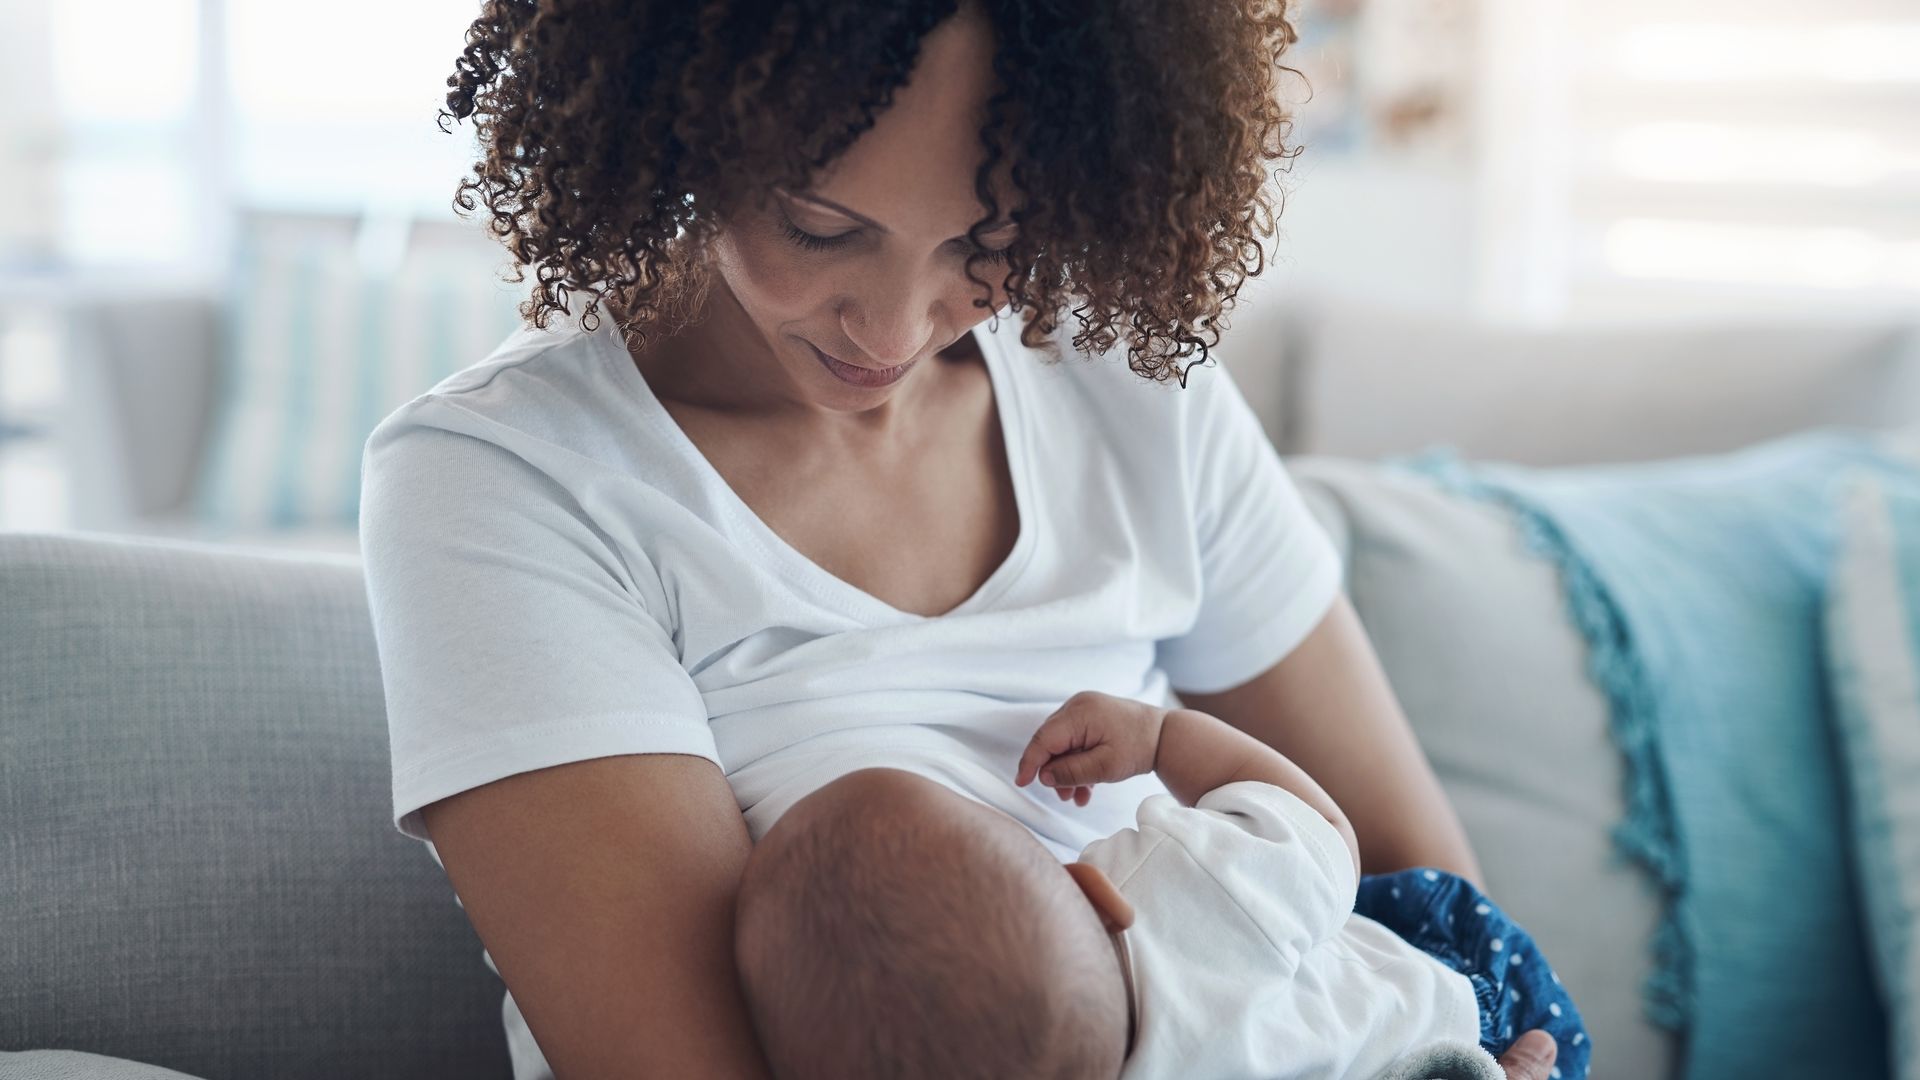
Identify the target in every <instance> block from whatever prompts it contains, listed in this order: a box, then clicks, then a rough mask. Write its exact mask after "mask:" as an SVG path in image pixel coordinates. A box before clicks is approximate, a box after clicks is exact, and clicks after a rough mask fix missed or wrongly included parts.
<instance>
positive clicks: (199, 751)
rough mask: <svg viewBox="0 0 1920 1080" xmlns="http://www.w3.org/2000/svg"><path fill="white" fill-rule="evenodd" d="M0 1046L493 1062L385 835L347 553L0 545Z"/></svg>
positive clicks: (414, 870) (443, 946) (493, 1048)
mask: <svg viewBox="0 0 1920 1080" xmlns="http://www.w3.org/2000/svg"><path fill="white" fill-rule="evenodd" d="M0 656H4V657H6V661H5V664H4V666H0V718H4V723H0V822H4V830H3V831H0V835H3V836H4V837H5V843H4V844H0V852H5V854H6V858H7V862H6V864H5V865H4V866H0V911H4V912H5V913H6V931H7V932H6V933H5V934H0V972H5V973H6V975H5V977H4V978H0V1046H5V1047H70V1048H75V1049H84V1050H86V1051H88V1052H92V1053H99V1054H106V1055H111V1056H114V1057H122V1058H130V1059H134V1060H137V1061H142V1062H152V1063H154V1064H156V1065H162V1066H165V1067H167V1068H172V1069H177V1070H180V1071H182V1072H185V1073H189V1074H192V1075H196V1076H209V1077H228V1076H275V1077H291V1078H299V1077H311V1078H313V1080H323V1078H324V1080H333V1078H336V1077H342V1076H364V1077H395V1078H399V1077H420V1076H476V1077H487V1076H492V1077H502V1078H504V1077H507V1076H509V1075H510V1070H509V1067H508V1059H507V1052H506V1045H505V1041H504V1036H503V1034H502V1031H501V1025H500V1001H501V997H502V994H503V991H504V989H505V988H504V986H503V985H502V984H501V982H500V980H499V979H498V978H497V977H496V976H494V975H493V974H491V973H490V972H488V971H487V969H486V968H485V967H484V966H483V964H482V963H481V948H480V941H479V939H478V938H477V936H476V935H475V934H474V932H473V930H472V928H471V926H470V925H469V923H468V921H467V919H466V916H465V913H464V912H463V911H462V910H461V908H460V906H459V904H458V901H457V899H456V897H455V895H454V893H453V890H452V888H451V886H450V885H449V884H448V882H447V879H446V876H445V874H444V872H443V871H442V870H441V869H440V868H439V867H438V866H436V865H435V863H434V862H433V860H432V859H431V858H429V857H428V855H427V854H426V853H425V852H423V851H422V850H421V846H420V845H419V844H416V843H414V842H412V841H409V840H407V839H406V838H405V837H403V836H400V835H399V834H398V833H395V832H394V831H393V826H392V825H391V823H390V822H389V821H388V820H387V807H388V802H389V800H388V775H387V736H386V720H385V714H384V711H383V699H382V692H381V684H380V669H379V660H378V656H377V654H376V652H375V649H374V641H373V631H372V623H371V621H370V620H369V618H368V614H367V604H366V597H365V593H364V588H363V584H362V576H361V572H360V568H359V565H358V562H357V561H356V560H352V559H348V558H338V557H326V556H317V555H307V554H303V555H300V556H297V557H289V556H285V555H278V554H267V553H251V552H241V551H235V550H233V549H230V548H225V547H219V546H212V545H199V544H192V543H186V542H162V541H152V540H145V539H135V538H129V537H122V536H109V535H105V534H84V533H76V534H36V533H0Z"/></svg>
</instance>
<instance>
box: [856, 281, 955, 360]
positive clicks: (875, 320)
mask: <svg viewBox="0 0 1920 1080" xmlns="http://www.w3.org/2000/svg"><path fill="white" fill-rule="evenodd" d="M939 306H940V305H939V301H938V300H937V299H932V298H929V296H928V291H927V289H926V288H925V287H924V286H922V285H920V284H919V283H916V282H914V281H911V280H899V279H896V280H894V281H891V282H884V281H883V282H874V283H872V285H871V286H870V287H869V288H867V289H865V290H863V291H862V293H861V295H860V296H859V298H858V299H855V300H850V301H848V302H847V303H846V304H845V305H843V306H842V307H841V309H840V330H841V332H842V333H844V334H846V335H847V340H849V341H851V342H853V343H854V344H855V345H856V346H858V347H859V348H860V351H861V352H862V353H863V354H864V355H863V356H858V357H842V359H844V360H847V361H849V362H854V363H873V364H877V365H880V366H882V367H893V366H895V365H897V364H904V363H906V362H907V361H909V360H912V359H913V358H914V357H916V356H919V355H920V353H921V351H922V350H924V349H925V348H926V347H927V344H928V343H929V342H931V341H933V340H934V336H935V334H936V332H937V330H938V328H939V325H940V320H939V319H938V318H937V317H936V314H937V312H938V310H939Z"/></svg>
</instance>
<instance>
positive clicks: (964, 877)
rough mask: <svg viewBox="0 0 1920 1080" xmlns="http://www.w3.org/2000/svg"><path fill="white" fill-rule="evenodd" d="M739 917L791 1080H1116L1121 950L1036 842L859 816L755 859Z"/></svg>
mask: <svg viewBox="0 0 1920 1080" xmlns="http://www.w3.org/2000/svg"><path fill="white" fill-rule="evenodd" d="M739 903H740V908H739V912H738V920H737V929H736V935H735V944H736V953H737V956H738V958H739V961H740V972H741V978H742V984H743V988H744V989H745V992H746V997H747V1001H748V1007H749V1012H750V1014H751V1016H752V1018H753V1022H754V1026H755V1028H756V1029H757V1030H758V1032H759V1035H760V1041H761V1046H762V1048H763V1049H764V1051H765V1052H766V1054H767V1057H768V1060H769V1061H770V1062H771V1063H772V1065H773V1068H774V1072H775V1074H776V1075H777V1076H780V1077H781V1078H783V1080H787V1078H798V1080H810V1078H813V1077H822V1078H824V1077H834V1078H837V1080H865V1078H869V1077H870V1078H874V1080H880V1078H891V1077H905V1076H911V1077H918V1078H923V1080H1004V1078H1006V1077H1011V1076H1020V1077H1033V1078H1037V1080H1046V1078H1051V1077H1059V1078H1062V1080H1066V1078H1072V1080H1084V1078H1086V1077H1091V1076H1107V1077H1111V1076H1115V1075H1117V1074H1118V1072H1119V1068H1120V1064H1121V1045H1120V1044H1121V1042H1122V1041H1124V1036H1125V1031H1126V999H1125V997H1124V989H1123V988H1122V987H1121V986H1120V984H1119V981H1118V976H1117V974H1116V970H1115V959H1114V954H1113V949H1112V945H1111V943H1110V942H1109V940H1108V938H1107V936H1106V932H1105V931H1104V929H1103V928H1102V927H1101V926H1100V923H1099V921H1098V919H1097V917H1096V916H1094V915H1093V913H1092V910H1091V908H1090V907H1088V905H1087V903H1086V900H1085V899H1084V898H1083V897H1082V896H1081V895H1080V894H1079V891H1078V889H1077V887H1076V886H1074V885H1073V884H1072V882H1071V880H1070V878H1069V877H1068V875H1067V874H1066V873H1065V872H1064V871H1063V870H1062V869H1061V868H1060V866H1059V864H1058V862H1057V861H1055V860H1054V858H1053V857H1052V856H1051V855H1049V854H1048V853H1047V851H1046V849H1045V848H1043V847H1041V846H1040V845H1039V844H1038V843H1033V844H1029V845H1017V844H1013V843H1009V842H1007V840H1006V839H1005V838H1004V837H992V836H983V835H982V834H981V831H980V829H979V823H978V822H977V821H971V820H964V819H963V820H951V819H949V820H941V819H939V818H937V817H936V816H934V815H930V814H912V813H906V814H899V815H894V814H889V813H887V812H885V810H881V811H880V812H877V813H876V812H848V813H844V814H839V815H836V816H831V817H829V818H827V819H825V820H824V821H821V822H819V823H818V824H816V825H811V826H810V827H806V828H802V829H800V830H797V831H795V832H792V833H789V834H788V835H787V836H785V837H784V839H783V842H782V843H780V844H778V845H765V844H764V843H763V845H762V847H760V848H756V849H755V856H754V859H753V861H752V862H751V863H750V865H749V868H748V872H747V874H746V876H745V879H744V880H743V882H742V887H741V893H740V900H739ZM1062 905H1078V906H1079V908H1086V909H1087V910H1086V912H1085V917H1084V918H1080V919H1074V918H1070V917H1062V916H1063V915H1068V914H1079V913H1080V912H1079V909H1078V908H1074V907H1066V906H1062Z"/></svg>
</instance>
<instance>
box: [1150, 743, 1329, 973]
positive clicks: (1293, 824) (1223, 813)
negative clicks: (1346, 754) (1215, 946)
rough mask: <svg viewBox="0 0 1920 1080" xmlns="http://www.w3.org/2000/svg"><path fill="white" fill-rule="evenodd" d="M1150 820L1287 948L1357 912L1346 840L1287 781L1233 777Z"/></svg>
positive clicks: (1304, 946)
mask: <svg viewBox="0 0 1920 1080" xmlns="http://www.w3.org/2000/svg"><path fill="white" fill-rule="evenodd" d="M1150 821H1151V824H1152V825H1153V826H1154V827H1156V828H1158V829H1161V830H1164V831H1166V832H1167V833H1168V834H1169V835H1171V836H1172V838H1173V839H1174V840H1175V841H1177V842H1178V843H1179V845H1180V847H1181V848H1183V849H1184V850H1185V851H1186V853H1187V854H1188V855H1189V856H1190V857H1191V858H1192V859H1193V861H1194V862H1195V863H1197V864H1198V865H1199V866H1200V867H1201V868H1203V869H1204V870H1205V871H1206V872H1207V875H1208V876H1209V877H1210V878H1212V879H1213V881H1214V882H1216V883H1217V885H1216V886H1215V887H1217V888H1219V889H1221V890H1223V891H1224V892H1225V893H1226V894H1227V895H1228V896H1229V897H1230V898H1231V899H1232V900H1233V902H1234V904H1235V905H1236V906H1238V907H1239V908H1240V909H1241V910H1242V911H1244V912H1246V914H1247V916H1248V917H1249V918H1251V919H1252V920H1253V922H1254V923H1255V924H1257V925H1258V926H1259V927H1260V928H1261V930H1262V931H1263V932H1264V933H1265V934H1266V936H1267V938H1268V940H1270V941H1271V942H1273V944H1274V946H1275V947H1276V948H1279V949H1281V950H1282V952H1285V953H1289V955H1290V956H1297V955H1298V954H1299V953H1302V952H1305V951H1307V950H1308V949H1311V948H1312V947H1313V946H1315V945H1317V944H1319V943H1320V942H1322V941H1325V940H1326V939H1327V938H1329V937H1332V936H1333V935H1334V934H1335V933H1337V932H1339V930H1340V928H1341V927H1342V926H1344V925H1345V924H1346V922H1347V919H1348V918H1349V917H1350V916H1351V915H1352V914H1353V904H1354V900H1355V896H1356V891H1357V889H1358V887H1359V881H1358V879H1357V878H1356V877H1355V876H1354V870H1353V855H1352V853H1351V852H1350V851H1349V849H1348V848H1347V842H1346V840H1344V839H1343V838H1342V837H1341V836H1340V832H1339V830H1338V829H1335V828H1334V827H1333V823H1332V822H1330V821H1328V820H1327V819H1326V818H1325V817H1323V816H1322V815H1321V813H1320V811H1318V810H1315V809H1314V808H1313V807H1312V806H1310V805H1308V804H1307V803H1306V801H1305V800H1303V799H1301V798H1300V797H1299V796H1298V795H1295V794H1294V793H1293V792H1291V791H1288V790H1287V789H1285V788H1283V787H1278V786H1276V785H1274V784H1268V783H1265V782H1263V781H1258V780H1239V781H1235V782H1234V783H1231V784H1225V785H1223V786H1221V787H1217V788H1215V789H1213V790H1212V791H1209V792H1207V793H1206V794H1205V795H1202V796H1201V797H1200V800H1199V802H1197V803H1195V804H1194V805H1193V806H1191V807H1182V806H1180V805H1179V804H1178V802H1177V801H1174V800H1171V799H1169V800H1168V802H1166V803H1163V804H1161V805H1160V806H1158V807H1156V808H1155V813H1154V814H1153V815H1152V817H1151V819H1150Z"/></svg>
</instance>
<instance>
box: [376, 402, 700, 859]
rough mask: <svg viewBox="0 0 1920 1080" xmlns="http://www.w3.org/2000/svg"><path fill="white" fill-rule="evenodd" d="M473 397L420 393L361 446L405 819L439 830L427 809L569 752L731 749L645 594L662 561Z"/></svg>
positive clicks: (399, 813)
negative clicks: (493, 421) (517, 444)
mask: <svg viewBox="0 0 1920 1080" xmlns="http://www.w3.org/2000/svg"><path fill="white" fill-rule="evenodd" d="M449 410H451V411H449ZM463 411H464V410H461V409H460V407H459V406H458V405H456V404H452V403H449V402H446V401H443V400H440V399H438V398H435V397H433V396H431V395H423V396H422V397H421V398H418V399H416V400H415V401H413V402H410V403H409V404H408V405H407V406H405V407H403V409H402V410H401V411H399V412H396V413H395V414H393V415H392V416H389V417H388V418H387V419H386V420H384V421H383V422H382V423H381V425H380V426H379V427H378V428H376V429H375V431H374V432H373V434H372V435H371V436H370V437H369V439H368V440H367V443H366V444H365V446H364V448H363V456H362V474H361V477H362V478H361V503H360V547H361V561H362V566H363V570H364V573H365V579H366V590H367V601H368V606H369V610H370V613H371V615H372V620H373V628H374V638H375V643H376V647H377V650H378V653H379V660H380V674H381V679H382V682H383V684H384V690H385V694H386V709H387V730H388V736H389V741H390V746H391V753H392V770H393V774H392V778H393V816H394V825H395V827H396V828H397V829H398V830H399V831H400V832H402V833H404V834H405V835H407V836H411V837H413V838H414V839H417V840H427V839H429V837H428V836H427V833H426V829H425V827H424V821H423V820H422V818H421V815H420V813H419V809H420V807H422V806H425V805H426V804H428V803H431V802H434V801H437V800H439V799H442V798H445V797H447V796H449V795H455V794H458V793H460V792H462V791H466V790H468V789H470V788H474V787H478V786H480V785H482V784H487V783H491V782H492V781H495V780H499V779H501V778H503V777H507V776H511V775H514V774H516V773H522V772H528V771H531V770H534V769H541V768H546V767H549V766H553V765H559V764H564V763H567V762H572V761H582V760H586V759H589V758H597V757H605V756H609V755H614V754H648V753H675V754H691V755H696V756H699V757H705V758H708V759H710V760H712V761H713V762H715V764H719V763H720V757H719V752H718V750H717V748H716V746H715V742H714V738H713V733H712V730H711V728H710V727H709V726H708V720H707V713H706V709H705V706H704V703H703V701H702V699H701V696H700V692H699V689H698V688H697V687H696V686H695V685H694V682H693V680H692V678H691V677H690V676H689V675H688V673H687V671H686V669H685V668H684V667H683V666H682V664H681V662H680V659H679V656H678V652H677V649H676V646H675V643H674V639H673V635H672V634H671V632H670V630H669V628H668V625H667V624H666V623H665V622H664V621H663V620H662V619H661V618H660V617H659V613H658V611H657V610H655V609H654V607H653V606H650V605H649V603H648V602H647V594H648V593H647V589H646V588H645V586H646V585H647V584H648V583H649V580H650V581H651V584H652V586H653V588H654V590H655V591H657V589H658V574H657V573H656V572H655V571H654V569H653V567H652V566H651V564H650V563H648V562H647V561H646V559H645V557H644V555H642V554H639V553H636V552H633V551H630V550H619V549H616V547H615V546H614V545H613V544H612V543H610V542H609V541H608V539H607V537H606V534H605V532H604V531H603V530H602V529H600V528H598V527H596V525H595V523H594V521H593V519H592V517H591V515H590V514H589V513H588V511H587V510H586V509H584V508H583V506H582V503H581V501H580V500H579V499H578V498H577V497H576V494H575V493H574V492H573V491H570V490H569V488H568V487H567V486H566V485H564V484H562V483H561V482H559V481H557V480H555V479H554V478H553V477H552V476H550V475H548V473H547V472H545V471H543V470H542V469H541V468H539V467H538V466H536V465H534V464H533V463H531V462H530V461H529V460H528V459H527V458H526V457H525V456H522V455H521V454H519V453H516V452H515V451H513V450H510V449H508V448H507V447H505V446H503V445H501V444H500V443H498V442H494V441H490V440H489V439H487V438H485V437H483V436H482V435H481V434H476V433H475V432H476V431H484V427H483V426H482V425H480V424H479V423H477V418H474V417H472V416H471V415H470V414H469V415H468V416H466V417H461V416H460V413H462V412H463ZM435 417H443V418H444V417H452V418H453V419H454V420H456V421H462V422H466V421H475V422H473V423H471V424H470V425H469V430H464V431H463V430H452V429H450V428H451V427H455V426H458V425H457V424H450V425H449V426H448V427H441V426H436V423H435V419H434V418H435Z"/></svg>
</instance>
